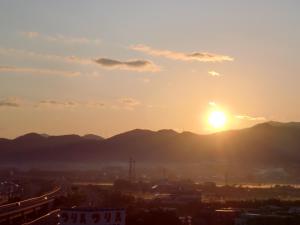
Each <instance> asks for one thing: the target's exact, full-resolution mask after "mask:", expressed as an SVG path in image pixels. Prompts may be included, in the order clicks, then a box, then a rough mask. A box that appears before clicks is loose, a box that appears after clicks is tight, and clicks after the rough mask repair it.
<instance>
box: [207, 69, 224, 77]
mask: <svg viewBox="0 0 300 225" xmlns="http://www.w3.org/2000/svg"><path fill="white" fill-rule="evenodd" d="M208 74H209V75H210V76H212V77H220V76H222V75H221V74H220V73H218V72H216V71H214V70H210V71H208Z"/></svg>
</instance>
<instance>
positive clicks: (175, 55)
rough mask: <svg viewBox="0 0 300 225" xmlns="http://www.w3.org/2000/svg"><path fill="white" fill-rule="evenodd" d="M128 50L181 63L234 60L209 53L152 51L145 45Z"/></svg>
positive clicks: (134, 46)
mask: <svg viewBox="0 0 300 225" xmlns="http://www.w3.org/2000/svg"><path fill="white" fill-rule="evenodd" d="M130 49H133V50H136V51H140V52H143V53H146V54H148V55H152V56H161V57H165V58H168V59H173V60H181V61H198V62H224V61H233V60H234V59H233V58H232V57H230V56H227V55H220V54H215V53H209V52H193V53H184V52H175V51H170V50H161V49H153V48H151V47H149V46H147V45H142V44H139V45H133V46H130Z"/></svg>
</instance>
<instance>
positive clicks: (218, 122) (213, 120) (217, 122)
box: [208, 111, 227, 129]
mask: <svg viewBox="0 0 300 225" xmlns="http://www.w3.org/2000/svg"><path fill="white" fill-rule="evenodd" d="M226 121H227V117H226V115H225V113H224V112H222V111H213V112H211V113H210V114H209V117H208V123H209V124H210V125H211V126H212V127H213V128H215V129H222V128H223V127H224V126H225V124H226Z"/></svg>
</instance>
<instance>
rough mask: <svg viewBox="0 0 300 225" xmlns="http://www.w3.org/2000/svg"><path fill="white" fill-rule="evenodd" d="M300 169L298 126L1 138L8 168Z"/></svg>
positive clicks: (0, 150) (0, 149)
mask: <svg viewBox="0 0 300 225" xmlns="http://www.w3.org/2000/svg"><path fill="white" fill-rule="evenodd" d="M130 156H134V157H135V159H136V160H138V161H139V162H150V163H151V162H168V163H202V162H206V163H207V162H214V163H217V162H224V161H226V162H233V163H240V164H243V165H248V164H249V166H256V165H269V166H274V167H285V166H287V165H288V166H290V165H296V166H298V165H299V166H300V123H296V122H293V123H279V122H274V121H271V122H266V123H261V124H257V125H255V126H253V127H250V128H246V129H241V130H231V131H224V132H220V133H215V134H208V135H198V134H195V133H191V132H182V133H178V132H176V131H173V130H160V131H151V130H142V129H135V130H131V131H128V132H125V133H121V134H118V135H115V136H113V137H110V138H107V139H103V138H101V137H99V136H96V135H91V134H89V135H85V136H79V135H62V136H49V135H40V134H37V133H29V134H25V135H23V136H20V137H18V138H16V139H13V140H9V139H0V161H1V162H5V163H6V164H9V163H18V162H22V163H24V162H25V163H26V162H28V163H30V162H47V163H49V162H68V163H69V162H72V163H76V162H78V163H98V162H99V163H100V162H127V160H128V158H129V157H130Z"/></svg>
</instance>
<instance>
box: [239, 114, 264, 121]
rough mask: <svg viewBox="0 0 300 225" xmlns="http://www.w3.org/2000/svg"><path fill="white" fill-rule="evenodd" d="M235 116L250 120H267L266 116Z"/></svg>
mask: <svg viewBox="0 0 300 225" xmlns="http://www.w3.org/2000/svg"><path fill="white" fill-rule="evenodd" d="M235 117H236V118H237V119H240V120H248V121H262V120H266V118H265V117H253V116H249V115H236V116H235Z"/></svg>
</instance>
